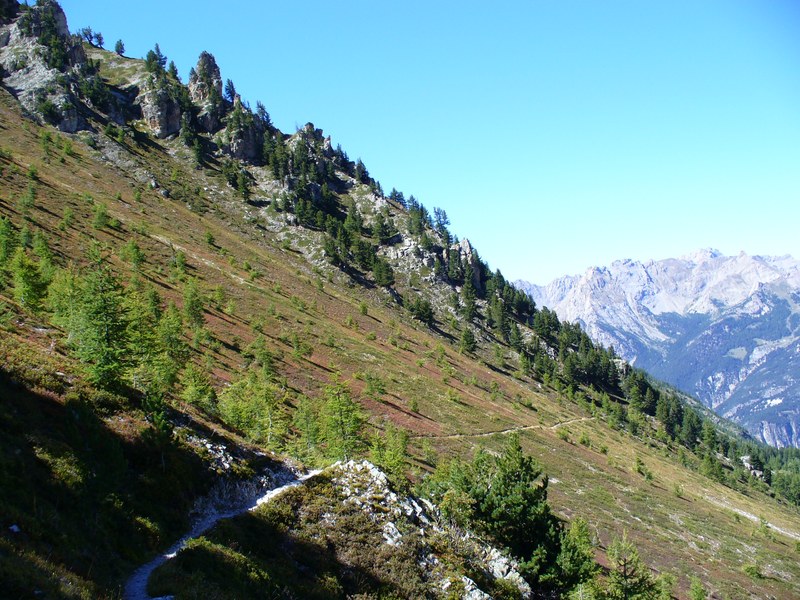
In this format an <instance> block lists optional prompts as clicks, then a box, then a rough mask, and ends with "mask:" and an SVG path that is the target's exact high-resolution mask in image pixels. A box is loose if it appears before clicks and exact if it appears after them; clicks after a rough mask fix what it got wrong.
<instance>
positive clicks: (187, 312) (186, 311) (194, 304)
mask: <svg viewBox="0 0 800 600" xmlns="http://www.w3.org/2000/svg"><path fill="white" fill-rule="evenodd" d="M183 315H184V317H185V318H186V322H187V323H188V324H189V326H190V327H194V328H198V327H202V326H203V325H204V324H205V318H204V316H203V298H202V296H201V295H200V290H199V289H198V287H197V280H196V279H194V278H192V279H189V281H187V282H186V284H185V285H184V286H183Z"/></svg>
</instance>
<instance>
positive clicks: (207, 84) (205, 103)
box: [188, 51, 225, 133]
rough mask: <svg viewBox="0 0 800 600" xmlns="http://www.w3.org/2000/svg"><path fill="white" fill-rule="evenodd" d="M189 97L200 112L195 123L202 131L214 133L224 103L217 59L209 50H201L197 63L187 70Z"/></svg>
mask: <svg viewBox="0 0 800 600" xmlns="http://www.w3.org/2000/svg"><path fill="white" fill-rule="evenodd" d="M188 87H189V97H190V98H191V99H192V102H193V103H194V104H196V105H197V106H198V107H199V109H200V112H199V113H198V114H197V123H198V125H199V126H200V128H201V129H202V130H203V131H207V132H208V133H216V132H217V131H219V129H220V128H221V127H222V117H223V116H224V115H225V105H224V103H223V101H222V76H221V74H220V70H219V66H218V65H217V61H216V59H215V58H214V56H213V55H212V54H210V53H209V52H205V51H203V52H201V53H200V57H199V58H198V59H197V65H196V66H195V67H194V69H192V70H191V71H190V72H189V83H188Z"/></svg>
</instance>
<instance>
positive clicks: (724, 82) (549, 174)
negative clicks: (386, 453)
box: [61, 0, 800, 283]
mask: <svg viewBox="0 0 800 600" xmlns="http://www.w3.org/2000/svg"><path fill="white" fill-rule="evenodd" d="M61 4H62V6H63V7H64V9H65V11H66V13H67V18H68V21H69V25H70V29H72V30H73V31H74V30H77V29H79V28H80V27H83V26H86V25H90V26H91V27H93V28H94V29H95V30H98V31H101V32H102V33H103V35H104V37H105V40H106V47H109V48H111V47H113V44H114V42H115V41H116V40H117V39H119V38H121V39H122V40H123V41H124V43H125V46H126V54H127V55H129V56H134V57H141V56H144V55H145V54H146V53H147V51H148V50H149V49H151V48H152V47H153V45H154V44H155V43H156V42H158V43H159V45H160V47H161V50H162V51H163V52H164V54H166V55H167V57H168V58H169V59H172V60H174V61H175V63H176V65H177V66H178V70H179V72H180V74H181V75H182V77H184V79H185V77H186V76H187V74H188V71H189V68H190V67H191V66H193V65H194V64H195V63H196V61H197V56H198V55H199V53H200V51H202V50H207V51H209V52H211V53H212V54H213V55H214V56H215V57H216V59H217V62H218V63H219V65H220V68H221V70H222V76H223V79H226V78H230V79H232V80H233V82H234V83H235V84H236V88H237V90H238V91H239V93H240V94H241V95H242V97H243V98H244V99H245V100H248V101H249V102H250V103H251V104H252V105H255V102H256V100H261V101H262V102H263V103H264V104H265V106H266V107H267V110H268V111H269V112H270V114H271V116H272V119H273V121H274V122H275V124H276V125H277V126H278V127H280V128H281V129H282V130H283V131H286V132H292V131H294V129H295V128H296V127H297V126H302V125H303V124H305V123H306V122H308V121H312V122H313V123H314V124H315V125H316V126H317V127H321V128H322V129H323V130H324V131H325V132H326V133H327V134H329V135H331V136H332V138H333V142H334V144H336V143H339V144H341V145H342V147H343V148H344V149H345V151H347V153H348V154H349V156H350V157H351V158H353V159H355V158H357V157H360V158H362V160H363V161H364V163H365V164H366V166H367V168H368V169H369V171H370V173H371V174H372V175H373V176H374V177H376V178H377V179H378V180H379V181H380V182H381V184H382V185H383V187H384V190H386V191H387V192H388V191H389V190H391V188H392V187H396V188H397V189H399V190H401V191H403V192H404V193H405V195H406V196H408V195H409V194H414V195H415V196H416V197H417V198H418V199H419V200H420V201H422V202H423V203H424V204H425V205H426V206H428V208H429V209H432V208H433V207H434V206H438V207H442V208H444V209H445V210H446V211H447V213H448V215H449V217H450V220H451V222H452V225H451V229H452V230H453V231H454V233H456V234H457V235H459V236H461V237H465V236H466V237H468V238H470V240H471V241H472V242H473V245H474V246H476V247H477V248H478V250H479V252H480V253H481V256H482V257H483V258H484V259H485V260H487V261H488V262H489V264H490V265H491V266H492V267H493V268H500V269H501V270H502V271H503V273H504V274H505V275H506V277H507V278H511V279H517V278H524V279H528V280H530V281H534V282H536V283H545V282H547V281H550V280H551V279H553V278H555V277H558V276H560V275H565V274H574V273H579V272H582V271H583V270H584V269H586V268H587V267H589V266H593V265H602V264H608V263H610V262H611V261H613V260H615V259H619V258H634V259H641V260H645V259H649V258H655V259H658V258H666V257H669V256H679V255H683V254H687V253H689V252H692V251H693V250H696V249H698V248H701V247H713V248H717V249H719V250H721V251H722V252H724V253H726V254H735V253H738V252H740V251H745V252H747V253H749V254H792V255H793V256H795V257H796V258H800V231H799V229H800V228H799V226H800V3H797V2H794V1H790V0H783V1H782V0H770V1H763V2H754V1H752V0H703V1H702V2H698V1H697V0H691V1H684V0H650V1H648V2H642V1H640V0H631V1H622V0H609V1H602V2H601V1H600V0H596V1H577V0H558V1H557V0H529V1H521V0H519V1H513V2H511V1H509V2H503V1H498V2H492V3H489V2H471V1H464V0H462V1H459V2H454V1H450V0H446V1H440V2H431V1H430V0H428V1H427V2H421V1H416V0H409V1H406V2H395V3H388V2H375V1H371V0H354V1H350V2H330V1H322V0H319V1H308V2H305V1H302V0H294V1H292V2H270V1H251V0H242V1H240V2H236V3H222V4H221V3H219V2H205V1H194V2H188V1H183V0H178V1H172V2H164V1H161V2H154V1H151V0H139V1H138V2H136V3H130V2H107V1H106V2H100V1H99V0H69V1H67V0H64V1H62V2H61Z"/></svg>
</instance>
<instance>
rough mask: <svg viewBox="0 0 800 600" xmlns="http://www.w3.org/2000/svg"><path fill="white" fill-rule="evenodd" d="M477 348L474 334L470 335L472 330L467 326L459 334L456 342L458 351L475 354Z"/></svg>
mask: <svg viewBox="0 0 800 600" xmlns="http://www.w3.org/2000/svg"><path fill="white" fill-rule="evenodd" d="M477 347H478V344H477V342H476V341H475V334H474V333H472V328H471V327H470V326H469V325H467V326H466V327H464V330H463V331H462V332H461V338H460V339H459V342H458V349H459V350H460V351H461V352H475V349H476V348H477Z"/></svg>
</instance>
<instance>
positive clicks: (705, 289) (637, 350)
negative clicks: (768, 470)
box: [517, 249, 800, 446]
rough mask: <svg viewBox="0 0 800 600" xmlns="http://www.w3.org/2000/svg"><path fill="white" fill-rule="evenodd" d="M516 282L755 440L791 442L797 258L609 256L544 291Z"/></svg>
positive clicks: (707, 252) (704, 253) (799, 277)
mask: <svg viewBox="0 0 800 600" xmlns="http://www.w3.org/2000/svg"><path fill="white" fill-rule="evenodd" d="M517 283H518V284H519V285H520V286H521V287H522V289H525V290H526V291H528V293H530V294H531V296H532V297H533V298H534V300H535V301H536V302H537V304H539V305H541V306H548V307H549V308H552V309H553V310H555V311H556V313H557V314H558V315H559V316H560V317H561V318H563V319H565V320H567V321H575V322H578V323H580V324H581V325H582V326H583V327H584V328H585V329H586V330H587V332H588V333H589V335H590V336H592V338H593V339H595V340H596V341H598V342H599V343H602V344H604V345H608V346H614V348H615V349H617V350H618V351H619V353H620V355H621V356H622V357H623V358H625V359H626V360H630V361H632V362H634V363H635V364H637V365H639V366H642V367H643V368H645V369H647V370H648V371H650V372H652V373H653V374H654V375H656V376H657V377H660V378H662V379H664V380H665V381H667V382H669V383H671V384H673V385H676V386H678V387H679V388H681V389H685V390H686V391H689V392H691V393H693V394H695V395H697V396H698V397H699V398H700V399H701V400H702V401H703V402H704V403H705V404H706V405H708V406H710V407H712V408H713V409H715V410H716V411H717V412H719V413H720V414H721V415H722V416H725V417H729V418H732V419H733V420H734V421H737V422H739V423H740V424H742V425H744V426H745V427H746V428H747V429H748V430H749V431H750V432H751V433H752V434H753V435H755V436H756V437H758V438H759V439H761V440H762V441H765V442H767V443H769V444H771V445H779V446H797V445H798V444H799V443H800V438H798V435H797V432H798V418H797V408H798V404H799V403H800V399H798V393H800V390H798V389H797V387H796V381H795V378H794V377H793V375H792V369H793V365H794V361H792V356H793V353H794V352H796V349H797V348H798V342H799V341H800V331H798V329H797V321H796V319H797V318H798V317H797V316H796V315H797V314H798V312H800V306H798V299H800V295H798V291H800V262H798V261H797V260H795V259H794V258H793V257H792V256H790V255H783V256H777V257H773V256H759V255H756V256H750V255H748V254H746V253H744V252H740V253H739V254H738V255H734V256H725V255H723V254H722V253H720V252H718V251H716V250H712V249H703V250H698V251H696V252H693V253H690V254H687V255H685V256H683V257H680V258H677V259H663V260H657V261H656V260H648V261H634V260H618V261H614V262H613V263H612V264H611V265H610V266H609V267H593V268H590V269H587V270H586V271H585V272H584V273H583V274H582V275H574V276H566V277H563V278H559V279H556V280H554V281H553V282H551V283H550V284H548V285H546V286H537V285H532V284H528V283H526V282H522V281H520V282H517ZM747 331H751V332H753V334H752V335H751V336H750V337H748V335H747V334H746V332H747ZM759 336H761V337H759ZM678 364H680V367H678V366H677V365H678ZM781 365H783V366H781ZM766 373H770V374H771V375H770V377H771V379H769V378H765V376H766V375H765V374H766ZM770 382H772V383H771V384H770ZM778 407H780V408H778ZM762 417H763V418H762Z"/></svg>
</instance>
